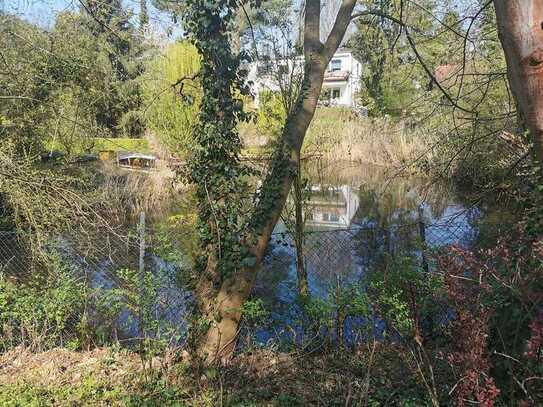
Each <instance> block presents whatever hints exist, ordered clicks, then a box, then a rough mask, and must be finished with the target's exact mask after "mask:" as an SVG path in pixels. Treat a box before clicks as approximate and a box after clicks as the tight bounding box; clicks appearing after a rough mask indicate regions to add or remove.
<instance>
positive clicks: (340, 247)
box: [253, 163, 480, 344]
mask: <svg viewBox="0 0 543 407" xmlns="http://www.w3.org/2000/svg"><path fill="white" fill-rule="evenodd" d="M306 175H307V178H308V180H307V188H306V189H307V191H310V192H309V193H308V197H307V199H306V202H305V204H304V218H305V230H306V235H305V242H304V259H305V267H306V269H307V273H308V283H309V284H308V285H309V290H310V293H311V296H312V298H317V299H321V300H325V302H326V300H329V299H331V297H333V296H334V295H335V294H336V293H337V291H338V289H341V288H344V287H351V286H358V287H362V290H363V285H364V277H365V275H366V274H367V272H368V270H370V268H371V267H372V266H374V265H375V264H377V262H378V261H379V259H380V258H382V256H383V254H384V253H400V252H404V253H410V254H414V255H418V256H420V247H421V240H422V239H424V241H425V247H427V248H438V247H444V246H449V245H452V244H455V245H460V246H465V247H468V246H470V245H471V244H472V243H473V242H474V240H475V239H476V237H477V228H476V226H475V224H476V220H477V219H478V218H479V217H480V210H479V209H477V208H475V207H469V206H467V205H465V204H464V203H463V202H462V201H461V200H460V199H459V198H458V197H457V196H456V195H455V193H454V192H453V190H452V189H451V188H448V187H447V186H445V185H438V184H429V183H428V181H427V180H425V179H423V178H421V177H398V176H394V174H391V173H390V172H389V173H387V172H386V171H384V170H383V169H381V168H378V167H367V166H365V167H361V166H359V165H352V164H346V163H335V164H330V163H328V164H326V165H322V164H320V163H317V164H315V165H313V166H311V167H309V168H308V169H307V171H306ZM290 205H292V203H290ZM285 216H287V214H285ZM289 224H290V223H289V222H288V220H287V221H286V222H283V223H281V224H280V225H278V227H277V228H276V230H275V233H274V236H273V238H272V243H271V245H270V250H269V254H268V256H267V257H266V261H265V264H264V267H263V270H262V272H261V273H260V274H259V276H258V279H257V284H256V287H255V290H254V293H253V298H254V299H260V300H262V301H263V303H264V305H265V308H266V309H267V310H269V311H270V318H269V324H268V325H267V326H265V327H261V328H260V329H258V328H256V332H255V334H254V338H253V340H254V341H256V342H257V343H260V344H265V343H268V342H273V341H275V340H277V338H282V339H284V337H285V336H287V337H289V338H290V339H293V338H292V337H293V336H298V337H300V338H302V337H303V334H304V333H303V332H301V331H302V329H301V326H302V325H303V319H304V317H303V315H302V312H301V307H300V305H299V302H298V301H299V299H298V296H297V272H296V249H295V246H294V243H293V239H292V232H293V231H292V227H290V228H289V227H288V226H287V225H289ZM363 323H365V321H346V326H345V330H346V337H347V340H349V339H351V340H356V339H355V338H354V335H355V334H354V332H355V330H356V329H355V328H356V325H360V324H363ZM301 340H304V339H303V338H302V339H301Z"/></svg>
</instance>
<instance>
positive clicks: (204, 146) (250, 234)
mask: <svg viewBox="0 0 543 407" xmlns="http://www.w3.org/2000/svg"><path fill="white" fill-rule="evenodd" d="M355 3H356V0H343V2H342V5H341V7H340V10H339V12H338V16H337V18H336V22H335V24H334V27H333V28H332V32H331V34H330V35H329V37H328V39H327V41H326V43H324V44H323V43H322V42H321V41H320V38H319V26H320V12H321V2H320V0H307V1H306V3H305V26H304V57H305V62H304V79H303V89H302V92H301V94H300V96H299V97H298V99H297V101H296V105H295V107H294V108H293V109H292V111H291V112H290V114H289V115H288V117H287V120H286V123H285V127H284V129H283V133H282V136H281V139H280V140H279V143H278V145H277V147H276V150H275V152H274V155H273V159H272V162H271V165H270V170H269V172H268V175H267V176H266V178H265V180H264V182H263V184H262V186H261V188H260V192H259V194H258V197H257V199H256V200H255V203H254V208H253V209H252V210H251V211H250V213H249V214H247V216H242V214H243V213H244V210H245V209H246V206H247V205H246V204H247V202H245V205H244V202H243V197H244V196H246V192H247V185H246V184H245V183H244V181H243V180H244V179H246V178H247V175H248V173H249V171H248V169H246V168H244V167H243V166H242V165H241V164H240V161H239V154H240V151H241V142H240V139H239V135H238V133H237V131H236V124H237V122H238V121H239V120H245V119H246V115H245V114H244V112H243V104H242V102H241V101H240V100H239V99H236V97H234V96H233V95H234V94H235V92H234V90H237V91H239V92H240V93H241V94H243V93H244V92H246V91H247V88H246V87H245V85H244V84H243V83H242V82H243V79H244V77H243V75H242V74H241V71H240V70H239V69H238V68H239V65H240V58H238V56H237V55H233V53H232V50H231V46H230V41H229V38H228V28H229V24H230V23H231V22H232V21H233V18H234V17H235V13H236V9H237V7H238V2H237V1H235V0H217V1H213V2H209V1H207V0H189V1H188V2H187V4H188V6H189V7H188V13H187V16H186V17H187V18H186V21H187V27H186V28H187V32H188V33H189V35H190V38H191V40H192V41H193V43H194V44H195V45H196V47H197V48H198V50H199V52H200V54H201V55H202V71H201V75H200V76H201V79H202V87H203V92H204V94H203V98H202V107H201V113H200V119H199V125H198V128H197V130H196V131H195V141H196V144H197V146H196V151H195V154H194V157H192V158H191V160H190V172H191V174H190V180H191V181H192V182H193V183H194V184H195V185H196V186H197V198H198V201H199V219H200V222H201V224H200V235H201V238H202V244H203V245H204V249H205V252H206V253H207V262H206V263H205V265H204V266H203V267H202V268H203V272H202V278H201V280H200V283H199V285H198V288H197V296H198V304H199V307H200V312H201V315H202V318H203V320H204V321H205V322H206V324H205V325H204V330H203V331H204V332H203V334H202V336H201V339H200V341H199V345H198V351H199V354H200V356H201V357H202V358H203V359H204V361H205V363H207V364H211V363H214V362H217V361H219V360H224V359H227V358H228V357H230V355H231V354H232V352H233V350H234V347H235V341H236V337H237V333H238V329H239V324H240V320H241V309H242V306H243V304H244V302H245V301H246V300H247V298H248V297H249V295H250V293H251V291H252V289H253V286H254V282H255V278H256V274H257V272H258V270H259V268H260V265H261V264H262V260H263V258H264V255H265V252H266V248H267V246H268V243H269V240H270V237H271V234H272V232H273V229H274V228H275V225H276V224H277V222H278V220H279V217H280V215H281V212H282V210H283V207H284V206H285V203H286V200H287V197H288V193H289V191H290V189H291V186H292V182H293V180H294V179H295V177H297V174H298V165H299V161H300V151H301V148H302V144H303V141H304V137H305V134H306V132H307V129H308V127H309V124H310V123H311V120H312V119H313V115H314V113H315V109H316V107H317V102H318V98H319V95H320V92H321V89H322V83H323V78H324V72H325V69H326V67H327V65H328V63H329V62H330V59H331V58H332V56H333V54H334V53H335V51H336V50H337V48H338V47H339V45H340V42H341V40H342V39H343V36H344V34H345V31H346V29H347V26H348V25H349V23H350V21H351V14H352V11H353V8H354V6H355Z"/></svg>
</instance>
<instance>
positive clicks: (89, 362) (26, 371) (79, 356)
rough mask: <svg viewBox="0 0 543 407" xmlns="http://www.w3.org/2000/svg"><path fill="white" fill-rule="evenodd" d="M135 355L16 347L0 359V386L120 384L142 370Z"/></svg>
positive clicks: (95, 350) (100, 349) (107, 351)
mask: <svg viewBox="0 0 543 407" xmlns="http://www.w3.org/2000/svg"><path fill="white" fill-rule="evenodd" d="M141 366H142V364H141V361H140V357H139V356H138V355H137V354H135V353H129V352H123V353H113V352H111V351H110V350H108V349H105V348H98V349H94V350H92V351H89V352H72V351H69V350H67V349H64V348H55V349H51V350H48V351H46V352H40V353H33V352H31V351H30V350H29V349H27V348H25V347H23V346H18V347H16V348H14V349H12V350H11V351H9V352H7V353H4V354H3V355H0V384H1V385H9V384H16V383H21V382H23V383H31V384H33V385H36V386H43V387H48V386H67V385H70V386H77V385H79V384H80V383H81V380H82V379H83V378H85V377H87V376H89V375H97V376H102V377H104V378H107V379H108V381H115V382H122V381H123V380H124V378H126V377H128V376H129V375H133V374H134V373H135V372H138V371H140V370H141Z"/></svg>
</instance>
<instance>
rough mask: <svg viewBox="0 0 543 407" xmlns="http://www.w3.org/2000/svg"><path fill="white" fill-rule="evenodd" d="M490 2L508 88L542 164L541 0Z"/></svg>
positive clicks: (542, 80) (542, 20) (499, 0)
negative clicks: (492, 4)
mask: <svg viewBox="0 0 543 407" xmlns="http://www.w3.org/2000/svg"><path fill="white" fill-rule="evenodd" d="M494 6H495V9H496V19H497V22H498V33H499V37H500V41H501V43H502V46H503V50H504V52H505V58H506V61H507V75H508V78H509V84H510V86H511V91H512V92H513V94H514V96H515V99H516V101H517V108H518V110H519V116H520V118H521V120H522V121H523V125H524V126H525V127H526V129H527V130H528V131H529V132H530V137H531V140H532V141H533V143H534V147H535V155H536V157H537V158H538V160H539V162H540V165H543V2H542V1H541V0H494Z"/></svg>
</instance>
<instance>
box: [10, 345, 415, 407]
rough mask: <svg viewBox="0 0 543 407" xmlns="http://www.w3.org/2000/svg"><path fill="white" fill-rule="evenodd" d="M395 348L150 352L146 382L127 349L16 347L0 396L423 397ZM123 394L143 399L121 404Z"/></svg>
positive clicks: (233, 400) (263, 400)
mask: <svg viewBox="0 0 543 407" xmlns="http://www.w3.org/2000/svg"><path fill="white" fill-rule="evenodd" d="M400 353H401V351H400V349H399V348H396V347H393V346H392V347H385V346H381V345H378V344H374V346H373V350H372V349H371V347H370V346H369V345H368V347H364V348H360V349H356V350H350V351H347V352H346V351H345V350H343V351H337V352H329V353H327V352H325V353H320V354H303V353H298V352H294V353H279V352H274V351H271V350H254V351H252V352H248V353H243V354H240V355H238V356H236V357H235V358H234V359H233V360H232V361H231V363H230V364H229V365H228V366H224V367H219V368H217V369H206V370H204V371H202V370H199V369H195V368H190V367H189V366H188V365H187V364H185V368H181V366H182V364H180V363H173V359H172V360H169V361H166V362H165V361H164V360H161V359H160V360H159V358H156V362H155V364H154V367H153V369H154V371H155V376H154V377H155V378H159V380H158V381H155V382H152V381H148V380H146V379H144V377H145V372H144V371H143V370H142V365H141V362H140V361H139V356H138V355H137V354H136V353H132V352H129V351H119V350H117V351H111V350H108V349H96V350H93V351H89V352H71V351H68V350H65V349H52V350H50V351H47V352H43V353H30V352H28V351H26V350H25V349H22V348H17V349H14V350H12V351H11V352H8V353H6V354H4V355H2V356H0V396H1V390H2V386H4V388H5V389H6V390H5V391H10V390H11V391H15V392H26V391H28V389H29V388H35V389H46V390H47V392H48V394H55V395H56V396H55V403H54V405H63V406H64V405H66V406H68V405H186V406H218V405H224V406H301V405H304V406H305V405H314V406H317V405H322V406H324V405H345V406H355V405H368V404H371V405H382V404H381V403H383V404H385V405H404V404H403V400H404V399H407V398H408V397H409V393H411V394H413V393H415V394H418V396H419V398H418V401H419V402H420V403H419V404H409V405H423V404H424V403H423V399H424V390H423V388H422V387H421V386H420V384H419V383H417V380H416V377H415V375H414V374H413V373H412V367H411V366H409V365H408V364H406V363H405V362H404V361H403V358H402V356H401V355H400ZM164 366H166V367H164ZM156 372H160V373H159V376H156ZM149 375H150V372H147V377H150V376H149ZM151 376H152V374H151ZM89 377H93V378H94V379H93V383H94V382H95V381H96V380H98V381H99V383H100V386H97V385H96V383H95V384H94V385H93V386H92V387H90V389H87V391H82V390H79V391H77V389H84V388H85V387H87V388H88V386H89V383H88V382H89ZM152 383H154V384H153V385H152V386H150V385H151V384H152ZM159 383H161V384H159ZM104 386H105V387H106V388H107V389H109V390H108V391H107V392H106V391H103V388H104ZM58 389H71V390H70V391H66V390H60V391H61V392H60V393H59V390H58ZM42 392H43V391H42ZM166 392H168V393H169V395H166ZM4 394H5V393H4ZM12 394H13V396H14V397H17V399H19V400H21V399H22V397H19V395H18V394H16V393H12ZM138 395H141V398H140V399H138V398H137V397H140V396H138ZM134 396H136V397H134ZM127 399H131V400H140V402H143V400H145V401H146V403H145V404H127V403H126V400H127ZM123 400H124V401H123ZM368 402H369V403H368ZM40 405H41V404H40ZM43 405H49V404H43Z"/></svg>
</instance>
